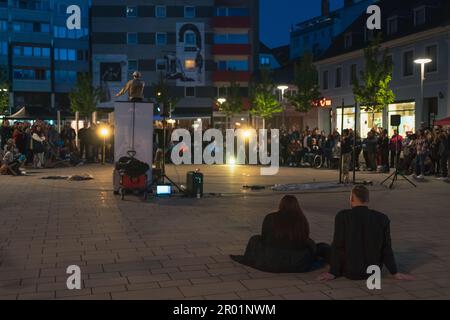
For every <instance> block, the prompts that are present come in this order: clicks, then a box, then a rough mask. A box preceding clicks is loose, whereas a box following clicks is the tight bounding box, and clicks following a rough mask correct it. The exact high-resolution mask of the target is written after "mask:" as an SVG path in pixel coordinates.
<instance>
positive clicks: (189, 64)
mask: <svg viewBox="0 0 450 320" xmlns="http://www.w3.org/2000/svg"><path fill="white" fill-rule="evenodd" d="M184 69H185V70H188V71H192V70H194V69H195V60H194V59H186V60H184Z"/></svg>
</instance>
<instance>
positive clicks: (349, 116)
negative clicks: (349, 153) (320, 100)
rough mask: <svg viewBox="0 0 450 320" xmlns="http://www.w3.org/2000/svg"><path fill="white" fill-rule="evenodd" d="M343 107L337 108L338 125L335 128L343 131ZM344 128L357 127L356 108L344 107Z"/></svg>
mask: <svg viewBox="0 0 450 320" xmlns="http://www.w3.org/2000/svg"><path fill="white" fill-rule="evenodd" d="M341 125H342V108H337V109H336V126H335V128H336V129H337V130H338V131H339V132H342V128H341ZM344 129H353V130H354V129H355V108H354V107H345V108H344Z"/></svg>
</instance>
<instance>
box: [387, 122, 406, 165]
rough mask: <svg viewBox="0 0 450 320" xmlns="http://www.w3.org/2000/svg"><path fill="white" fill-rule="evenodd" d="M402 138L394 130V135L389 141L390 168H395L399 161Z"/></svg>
mask: <svg viewBox="0 0 450 320" xmlns="http://www.w3.org/2000/svg"><path fill="white" fill-rule="evenodd" d="M402 144H403V137H402V136H401V135H400V134H399V133H398V131H397V130H394V135H393V136H392V138H391V140H390V141H389V151H390V153H391V161H390V162H391V168H395V167H396V166H397V164H398V163H399V160H400V154H401V152H402Z"/></svg>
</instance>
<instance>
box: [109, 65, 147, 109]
mask: <svg viewBox="0 0 450 320" xmlns="http://www.w3.org/2000/svg"><path fill="white" fill-rule="evenodd" d="M144 86H145V82H144V81H142V80H141V73H140V72H139V71H135V72H133V79H132V80H130V81H128V82H127V84H126V85H125V87H123V88H122V90H120V91H119V93H118V94H116V97H120V96H123V95H124V94H125V93H128V100H129V101H131V102H142V101H143V100H144Z"/></svg>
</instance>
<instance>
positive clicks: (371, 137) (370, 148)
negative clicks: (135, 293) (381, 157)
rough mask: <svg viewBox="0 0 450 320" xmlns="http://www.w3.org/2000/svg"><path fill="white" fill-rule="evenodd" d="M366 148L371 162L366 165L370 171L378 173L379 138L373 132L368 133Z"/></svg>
mask: <svg viewBox="0 0 450 320" xmlns="http://www.w3.org/2000/svg"><path fill="white" fill-rule="evenodd" d="M366 148H367V158H368V160H369V163H368V164H367V163H366V166H367V167H368V171H377V137H376V135H375V132H374V131H373V130H371V131H369V132H368V133H367V139H366Z"/></svg>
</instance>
